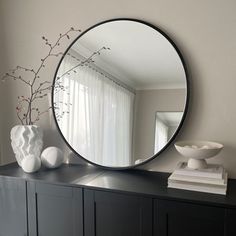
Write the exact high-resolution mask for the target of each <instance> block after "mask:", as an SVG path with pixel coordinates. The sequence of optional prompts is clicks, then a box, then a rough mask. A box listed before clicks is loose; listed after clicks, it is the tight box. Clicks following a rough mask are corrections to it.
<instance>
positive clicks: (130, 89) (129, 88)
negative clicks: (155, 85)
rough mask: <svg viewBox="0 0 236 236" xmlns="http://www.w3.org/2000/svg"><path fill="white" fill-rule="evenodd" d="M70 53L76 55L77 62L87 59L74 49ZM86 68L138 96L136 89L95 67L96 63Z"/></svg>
mask: <svg viewBox="0 0 236 236" xmlns="http://www.w3.org/2000/svg"><path fill="white" fill-rule="evenodd" d="M69 52H70V56H71V54H75V55H76V56H72V58H74V59H75V60H77V61H84V60H86V58H85V57H84V56H82V55H81V54H79V53H78V52H77V51H75V50H73V49H70V50H69ZM85 66H87V67H89V68H91V69H92V70H94V71H96V72H97V73H100V74H101V75H103V76H104V77H106V78H107V79H109V80H111V81H112V82H113V83H115V84H117V85H118V86H120V87H122V88H124V89H127V90H128V91H130V92H131V93H133V94H136V90H135V89H134V88H132V87H130V86H129V85H127V84H125V83H124V82H122V81H121V80H119V79H117V78H116V77H115V76H113V75H111V74H110V73H108V72H106V71H105V70H103V69H102V68H100V67H99V66H97V65H95V64H94V62H91V63H89V64H85Z"/></svg>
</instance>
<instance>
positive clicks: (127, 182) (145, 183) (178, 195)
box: [0, 164, 236, 208]
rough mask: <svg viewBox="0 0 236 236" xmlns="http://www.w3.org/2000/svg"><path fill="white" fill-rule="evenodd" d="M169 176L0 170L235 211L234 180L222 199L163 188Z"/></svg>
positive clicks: (85, 169)
mask: <svg viewBox="0 0 236 236" xmlns="http://www.w3.org/2000/svg"><path fill="white" fill-rule="evenodd" d="M169 175H170V174H168V173H158V172H151V171H142V170H123V171H107V170H103V169H99V168H96V167H92V166H81V165H63V166H61V167H60V168H58V169H55V170H49V169H42V170H40V171H39V172H37V173H34V174H26V173H24V172H23V171H22V169H21V168H20V167H18V166H17V164H10V165H7V166H3V167H0V176H3V178H4V176H5V177H6V178H8V177H17V178H22V179H25V180H30V181H37V182H43V183H52V184H60V185H63V186H65V185H66V186H77V187H85V188H89V189H97V190H105V191H110V192H120V193H136V194H138V195H144V196H149V197H153V198H160V199H169V200H179V201H184V202H195V203H201V204H207V205H215V206H222V207H230V208H236V180H229V182H228V192H227V195H226V196H223V195H217V194H208V193H200V192H193V191H187V190H177V189H168V188H167V179H168V176H169Z"/></svg>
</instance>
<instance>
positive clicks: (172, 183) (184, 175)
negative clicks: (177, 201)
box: [168, 162, 228, 195]
mask: <svg viewBox="0 0 236 236" xmlns="http://www.w3.org/2000/svg"><path fill="white" fill-rule="evenodd" d="M227 180H228V174H227V173H226V171H225V169H224V168H223V167H222V166H221V165H213V164H208V167H207V168H205V169H200V170H193V169H190V168H188V166H187V163H186V162H180V163H179V164H178V165H177V168H176V170H175V171H174V172H173V173H172V174H171V175H170V177H169V178H168V187H169V188H177V189H185V190H191V191H198V192H206V193H215V194H222V195H226V191H227Z"/></svg>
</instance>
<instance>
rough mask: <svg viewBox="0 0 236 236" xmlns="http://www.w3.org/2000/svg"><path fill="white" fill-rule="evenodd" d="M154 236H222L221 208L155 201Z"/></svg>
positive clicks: (223, 212)
mask: <svg viewBox="0 0 236 236" xmlns="http://www.w3.org/2000/svg"><path fill="white" fill-rule="evenodd" d="M154 207H155V208H154V209H155V212H154V214H155V217H154V219H155V223H154V236H224V235H225V227H224V218H225V210H224V209H223V208H217V207H211V206H204V205H197V204H196V205H195V204H190V203H181V202H175V201H165V200H156V201H155V203H154Z"/></svg>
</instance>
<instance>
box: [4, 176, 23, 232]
mask: <svg viewBox="0 0 236 236" xmlns="http://www.w3.org/2000/svg"><path fill="white" fill-rule="evenodd" d="M26 209H27V208H26V183H25V181H24V180H22V179H10V180H6V179H4V178H2V177H0V236H27V210H26Z"/></svg>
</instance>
